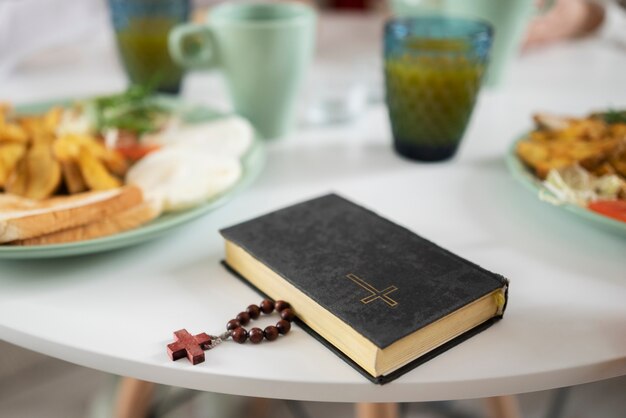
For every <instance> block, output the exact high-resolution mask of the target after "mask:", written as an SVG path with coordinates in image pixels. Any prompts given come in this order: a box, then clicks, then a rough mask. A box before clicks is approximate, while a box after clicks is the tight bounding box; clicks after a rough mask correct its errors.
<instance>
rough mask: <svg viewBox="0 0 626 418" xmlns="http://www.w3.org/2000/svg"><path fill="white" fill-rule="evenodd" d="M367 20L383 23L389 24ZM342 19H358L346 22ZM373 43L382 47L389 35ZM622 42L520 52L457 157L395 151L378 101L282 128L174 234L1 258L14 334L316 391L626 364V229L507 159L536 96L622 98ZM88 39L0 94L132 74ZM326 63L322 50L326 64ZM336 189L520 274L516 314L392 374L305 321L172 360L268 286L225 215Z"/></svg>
mask: <svg viewBox="0 0 626 418" xmlns="http://www.w3.org/2000/svg"><path fill="white" fill-rule="evenodd" d="M370 27H371V33H372V35H371V36H372V37H374V38H377V36H378V34H379V33H380V30H379V29H380V28H379V27H378V26H377V25H375V24H371V25H370ZM343 30H345V31H346V32H348V33H349V32H350V30H349V26H348V27H347V28H346V27H344V28H343ZM357 35H358V34H355V35H354V36H355V37H356V36H357ZM358 36H360V35H358ZM365 39H367V37H365ZM109 41H110V40H108V39H104V38H102V37H95V38H94V39H93V40H91V41H89V42H91V43H87V44H88V45H92V46H93V49H92V50H94V51H99V52H98V53H99V54H104V56H105V57H106V56H107V55H106V54H109V55H108V56H110V54H111V53H112V52H111V51H112V49H111V44H110V42H109ZM358 41H359V39H358V38H357V39H355V42H358ZM85 42H86V41H85ZM368 47H369V48H370V49H371V53H372V54H378V53H379V52H378V50H377V49H376V48H377V47H378V45H376V43H373V44H371V45H369V46H368ZM621 48H623V46H618V45H613V44H611V43H610V42H608V41H606V40H603V39H591V40H586V41H579V42H576V43H572V44H569V45H561V46H554V47H550V48H546V49H544V50H541V51H537V52H532V53H528V54H526V55H523V56H522V57H521V58H519V59H518V60H517V61H516V62H515V64H514V68H513V70H512V73H511V76H510V78H509V80H508V84H507V86H505V87H504V88H502V89H501V90H498V91H485V92H483V94H482V96H481V97H480V100H479V103H478V106H477V108H476V111H475V113H474V116H473V119H472V122H471V125H470V127H469V129H468V131H467V134H466V137H465V139H464V141H463V144H462V147H461V149H460V152H459V154H458V156H457V157H456V158H455V159H454V160H452V161H448V162H444V163H438V164H421V163H415V162H410V161H407V160H405V159H402V158H400V157H398V156H397V155H396V154H394V152H393V151H392V148H391V145H390V131H389V128H388V123H387V119H386V114H385V109H384V107H383V106H382V105H380V104H379V105H375V106H372V107H370V108H368V110H367V111H366V112H365V113H364V114H362V115H361V116H360V117H359V118H358V119H356V120H354V121H353V122H351V123H347V124H343V125H337V126H327V127H317V128H307V129H302V130H300V131H298V132H297V133H294V134H293V135H291V136H289V137H287V138H285V139H283V140H281V141H278V142H273V143H270V144H268V152H267V162H266V167H265V169H264V171H263V172H262V174H261V175H260V177H259V178H258V180H257V181H256V182H255V184H254V185H253V186H252V187H250V188H249V189H248V190H246V191H245V192H244V193H242V194H241V195H239V196H238V197H236V198H235V199H234V200H233V201H232V202H230V203H229V204H228V205H226V206H223V207H221V208H219V209H218V210H216V211H214V212H212V213H210V214H208V215H207V216H205V217H204V218H202V219H200V220H198V221H195V222H193V223H191V224H188V225H186V226H184V227H182V228H180V229H178V230H176V231H173V232H171V233H169V234H168V235H167V236H165V237H163V238H161V239H157V240H155V241H152V242H149V243H146V244H142V245H138V246H135V247H131V248H127V249H123V250H119V251H112V252H107V253H102V254H97V255H92V256H83V257H74V258H62V259H56V260H39V261H7V260H1V261H0V338H1V339H3V340H6V341H8V342H11V343H14V344H17V345H19V346H22V347H25V348H28V349H31V350H35V351H38V352H41V353H44V354H47V355H50V356H53V357H57V358H60V359H63V360H66V361H69V362H71V363H75V364H79V365H83V366H87V367H91V368H95V369H99V370H103V371H106V372H109V373H114V374H119V375H123V376H131V377H135V378H138V379H143V380H148V381H153V382H158V383H164V384H168V385H174V386H180V387H186V388H193V389H198V390H204V391H213V392H221V393H231V394H239V395H250V396H257V397H267V398H284V399H301V400H315V401H343V402H410V401H432V400H442V399H462V398H476V397H487V396H495V395H503V394H512V393H521V392H527V391H536V390H542V389H547V388H554V387H561V386H568V385H575V384H580V383H584V382H590V381H595V380H600V379H606V378H610V377H614V376H620V375H624V374H626V303H624V301H625V300H626V269H625V268H626V261H625V260H626V259H625V257H624V254H625V253H626V252H625V251H626V240H625V239H624V236H619V235H617V234H611V233H609V232H606V231H604V230H600V229H596V228H595V227H594V226H593V225H590V224H587V223H584V222H582V221H580V219H578V218H576V217H574V216H573V215H570V214H567V213H565V212H563V211H561V210H559V209H557V208H554V207H550V206H549V205H548V204H546V203H543V202H541V201H539V200H538V199H537V197H536V196H533V195H532V194H530V193H529V192H528V191H526V190H524V189H523V188H522V187H521V186H520V185H519V184H517V183H516V182H515V180H513V178H512V177H511V175H510V174H509V173H508V172H507V169H506V167H505V164H504V156H505V153H506V151H507V149H508V147H509V146H510V144H511V142H512V141H513V140H514V139H515V138H516V137H517V136H519V135H520V134H521V133H522V132H524V131H525V130H526V129H528V128H529V127H530V126H531V122H530V120H531V119H530V117H531V114H532V112H534V111H539V110H546V111H554V112H561V113H563V114H585V113H587V112H588V111H591V110H594V109H602V108H606V107H607V106H613V107H618V108H619V107H622V108H623V107H626V96H624V95H623V92H624V90H623V86H624V85H626V72H625V71H623V69H624V68H626V54H624V53H623V49H621ZM366 49H367V48H366ZM86 50H87V49H85V51H86ZM83 54H84V55H82V59H77V60H76V61H75V62H74V63H73V64H72V65H69V64H68V65H57V66H54V65H52V66H51V65H49V64H50V63H49V62H47V64H46V60H43V61H44V62H43V63H42V62H41V60H39V61H37V60H34V61H32V62H30V63H28V65H27V66H26V67H25V68H22V69H20V70H19V71H17V72H14V73H13V74H12V75H10V76H7V77H6V78H5V79H3V80H0V84H1V85H2V89H1V90H0V94H3V97H2V98H3V99H9V100H14V101H17V102H20V103H23V102H32V101H38V100H45V99H51V98H56V97H74V96H85V95H90V94H94V93H98V92H102V91H108V90H112V89H119V88H121V87H122V86H123V83H124V81H123V76H122V74H121V72H120V70H119V67H118V66H117V64H115V62H114V61H113V62H112V63H111V64H103V65H100V66H97V65H95V64H94V63H93V62H92V60H91V59H89V56H90V55H89V54H95V52H83ZM99 57H100V59H101V60H102V59H103V58H102V55H99ZM50 59H51V58H50V57H48V61H49V60H50ZM103 62H109V61H107V60H104V61H103ZM324 64H325V63H324V62H323V60H321V61H318V62H317V63H316V67H315V69H316V70H319V71H322V70H323V69H324ZM216 86H217V87H216ZM219 89H220V87H219V80H217V79H215V78H214V76H205V75H192V76H191V77H190V78H189V79H188V80H187V84H186V88H185V96H186V97H187V98H188V99H189V100H195V101H205V102H209V103H211V100H212V99H210V100H205V99H206V98H207V97H222V98H223V96H220V95H219V94H213V93H214V92H215V91H218V92H219ZM220 100H221V99H220ZM218 101H219V100H218ZM329 191H335V192H338V193H340V194H342V195H344V196H346V197H348V198H351V199H353V200H355V201H357V202H359V203H362V204H363V205H365V206H367V207H369V208H372V209H374V210H376V211H377V212H379V213H381V214H383V215H385V216H386V217H388V218H390V219H392V220H394V221H396V222H399V223H400V224H402V225H405V226H407V227H408V228H410V229H411V230H413V231H415V232H417V233H418V234H420V235H423V236H424V237H426V238H428V239H431V240H433V241H435V242H436V243H438V244H439V245H441V246H443V247H445V248H448V249H450V250H452V251H454V252H456V253H458V254H460V255H461V256H463V257H466V258H468V259H469V260H472V261H474V262H476V263H478V264H480V265H482V266H484V267H486V268H487V269H490V270H492V271H495V272H499V273H501V274H503V275H505V276H507V277H508V278H509V279H510V281H511V285H510V292H509V295H510V302H509V306H508V309H507V311H506V314H505V316H504V319H503V320H502V321H500V322H499V323H497V324H496V325H494V326H493V327H491V328H490V329H488V330H487V331H485V332H483V333H481V334H479V335H477V336H475V337H472V338H471V339H469V340H467V341H465V342H463V343H462V344H460V345H459V346H457V347H455V348H453V349H451V350H449V351H447V352H445V353H444V354H442V355H440V356H439V357H437V358H435V359H433V360H431V361H429V362H427V363H425V364H423V365H421V366H420V367H418V368H416V369H415V370H413V371H411V372H409V373H408V374H406V375H404V376H402V377H401V378H399V379H398V380H397V381H394V382H392V383H390V384H388V385H384V386H377V385H374V384H372V383H370V382H369V381H367V380H366V379H365V378H364V377H362V376H361V375H360V374H358V373H357V372H356V371H355V370H353V369H352V368H351V367H349V366H348V365H346V364H345V363H343V361H342V360H340V359H339V358H338V357H336V356H335V355H334V354H333V353H331V352H330V351H329V350H327V349H326V348H325V347H323V346H322V345H321V344H319V343H318V342H317V341H316V340H314V339H313V338H311V337H310V336H309V335H308V334H306V333H305V332H304V331H303V330H301V329H299V328H298V327H295V328H294V330H293V332H292V333H291V334H290V335H288V337H287V338H281V339H280V340H279V341H278V342H275V343H272V344H261V345H258V346H252V345H248V344H246V345H237V344H230V343H229V344H224V345H222V346H220V347H218V348H216V349H214V350H211V351H208V352H207V353H206V362H205V363H202V364H200V365H197V366H192V365H191V364H190V363H188V362H187V361H186V360H180V361H177V362H172V361H170V360H169V358H168V357H167V355H166V352H165V346H166V344H167V343H169V342H171V341H172V332H173V331H174V330H178V329H180V328H186V329H188V330H189V331H190V332H193V333H199V332H202V331H206V332H220V330H222V329H223V327H224V325H225V323H226V321H227V320H228V319H230V318H231V317H232V316H233V315H235V314H237V312H239V311H241V310H242V309H244V308H245V307H246V306H247V305H248V304H250V303H255V302H258V301H259V300H260V298H259V296H258V295H257V294H255V293H254V292H253V291H252V290H251V289H249V288H248V287H247V286H246V285H244V284H242V283H241V282H240V281H239V280H237V279H235V278H233V277H232V276H231V275H230V274H229V273H228V272H226V271H225V270H224V269H223V267H222V266H221V265H220V260H221V259H222V257H223V255H224V252H223V242H222V239H221V237H220V235H219V234H218V233H217V231H218V229H219V228H222V227H225V226H228V225H231V224H234V223H237V222H239V221H242V220H245V219H249V218H252V217H254V216H256V215H259V214H262V213H265V212H267V211H271V210H274V209H277V208H280V207H282V206H284V205H288V204H291V203H295V202H298V201H300V200H302V199H305V198H309V197H313V196H316V195H321V194H323V193H326V192H329Z"/></svg>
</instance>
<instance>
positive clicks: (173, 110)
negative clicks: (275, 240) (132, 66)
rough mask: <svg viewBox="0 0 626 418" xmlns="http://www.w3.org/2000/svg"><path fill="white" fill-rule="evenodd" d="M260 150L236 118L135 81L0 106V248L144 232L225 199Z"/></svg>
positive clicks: (71, 251)
mask: <svg viewBox="0 0 626 418" xmlns="http://www.w3.org/2000/svg"><path fill="white" fill-rule="evenodd" d="M264 159H265V153H264V149H263V144H262V143H261V142H260V141H259V140H258V139H257V137H256V135H255V133H254V130H253V128H252V127H251V125H250V124H249V123H248V122H247V121H246V120H245V119H243V118H241V117H238V116H236V115H224V114H222V113H219V112H215V111H213V110H211V109H209V108H207V107H205V106H201V105H192V104H189V103H185V102H183V101H181V100H180V99H177V98H175V97H172V96H162V95H153V94H152V93H151V92H150V91H149V90H148V89H145V88H142V87H139V86H133V87H131V88H129V89H128V90H127V91H126V92H124V93H120V94H115V95H110V96H103V97H97V98H93V99H86V100H77V101H62V102H53V103H43V104H37V105H29V106H17V107H15V108H12V107H11V106H10V105H0V258H4V259H20V258H50V257H64V256H71V255H80V254H88V253H95V252H101V251H106V250H111V249H116V248H122V247H126V246H130V245H134V244H137V243H140V242H143V241H147V240H149V239H153V238H155V237H157V236H160V235H161V234H163V233H166V232H167V231H169V230H171V229H172V228H175V227H177V226H180V225H182V224H184V223H187V222H189V221H191V220H193V219H196V218H198V217H200V216H202V215H204V214H206V213H208V212H210V211H212V210H214V209H216V208H217V207H219V206H221V205H222V204H224V203H226V202H227V201H229V200H230V199H231V198H232V197H233V196H235V195H236V194H237V193H238V192H239V191H241V190H242V189H243V188H245V187H246V186H247V185H249V184H250V183H251V182H252V181H253V180H254V179H255V178H256V177H257V175H258V174H259V173H260V171H261V169H262V166H263V163H264Z"/></svg>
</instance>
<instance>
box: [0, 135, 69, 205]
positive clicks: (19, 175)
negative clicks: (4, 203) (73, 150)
mask: <svg viewBox="0 0 626 418" xmlns="http://www.w3.org/2000/svg"><path fill="white" fill-rule="evenodd" d="M60 183H61V166H60V164H59V162H58V161H57V160H56V159H55V158H54V156H53V155H52V148H51V147H50V145H48V144H46V143H43V142H41V143H35V144H33V145H32V146H31V147H30V149H29V150H28V152H27V153H26V155H25V156H24V158H22V159H21V160H20V162H19V163H18V164H17V166H16V168H15V169H14V170H13V172H12V173H11V175H10V176H9V178H8V179H7V182H6V185H5V189H6V191H7V192H9V193H13V194H17V195H20V196H24V197H27V198H29V199H36V200H41V199H45V198H47V197H50V196H51V195H52V194H53V193H54V192H55V191H56V190H57V189H58V187H59V185H60Z"/></svg>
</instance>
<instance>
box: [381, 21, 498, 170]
mask: <svg viewBox="0 0 626 418" xmlns="http://www.w3.org/2000/svg"><path fill="white" fill-rule="evenodd" d="M492 39H493V32H492V28H491V26H490V25H489V24H488V23H486V22H482V21H475V20H466V19H457V18H448V17H442V16H426V17H417V18H406V19H393V20H391V21H389V22H388V23H387V24H386V25H385V40H384V48H385V51H384V53H385V86H386V100H387V107H388V110H389V119H390V121H391V128H392V132H393V141H394V148H395V149H396V151H397V152H398V153H399V154H401V155H403V156H405V157H408V158H410V159H414V160H418V161H442V160H446V159H449V158H451V157H452V156H454V154H455V153H456V151H457V149H458V146H459V143H460V141H461V139H462V138H463V135H464V133H465V128H466V126H467V123H468V121H469V119H470V116H471V114H472V110H473V108H474V104H475V102H476V96H477V94H478V91H479V90H480V86H481V82H482V79H483V74H484V73H485V69H486V65H487V61H488V57H489V51H490V48H491V43H492Z"/></svg>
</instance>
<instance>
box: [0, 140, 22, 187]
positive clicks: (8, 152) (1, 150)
mask: <svg viewBox="0 0 626 418" xmlns="http://www.w3.org/2000/svg"><path fill="white" fill-rule="evenodd" d="M24 154H26V145H24V144H18V143H8V144H4V145H0V188H2V187H4V185H5V183H6V181H7V179H8V178H9V175H10V174H11V173H12V172H13V170H14V169H15V167H16V166H17V163H18V162H19V161H20V160H21V159H22V157H24Z"/></svg>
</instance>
